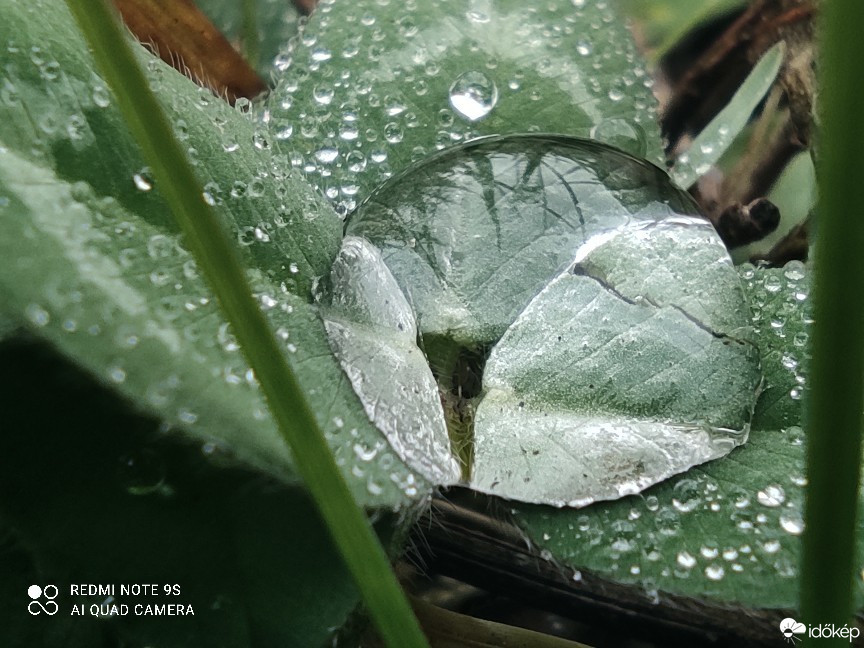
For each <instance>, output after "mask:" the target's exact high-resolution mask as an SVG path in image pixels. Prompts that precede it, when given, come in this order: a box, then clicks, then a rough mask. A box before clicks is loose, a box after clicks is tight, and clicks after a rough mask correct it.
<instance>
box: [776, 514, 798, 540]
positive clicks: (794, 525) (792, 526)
mask: <svg viewBox="0 0 864 648" xmlns="http://www.w3.org/2000/svg"><path fill="white" fill-rule="evenodd" d="M780 528H781V529H783V530H784V531H785V532H786V533H788V534H790V535H795V536H797V535H801V534H802V533H804V520H802V519H801V516H799V515H797V514H790V515H781V516H780Z"/></svg>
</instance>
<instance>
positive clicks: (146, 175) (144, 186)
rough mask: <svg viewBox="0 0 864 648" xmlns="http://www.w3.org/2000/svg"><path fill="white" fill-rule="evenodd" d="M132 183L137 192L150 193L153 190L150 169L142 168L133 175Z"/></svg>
mask: <svg viewBox="0 0 864 648" xmlns="http://www.w3.org/2000/svg"><path fill="white" fill-rule="evenodd" d="M132 182H134V183H135V188H136V189H138V191H150V190H151V189H152V188H153V177H152V176H151V174H150V167H144V168H143V169H141V170H140V171H139V172H138V173H136V174H135V175H133V176H132Z"/></svg>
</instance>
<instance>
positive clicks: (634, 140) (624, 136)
mask: <svg viewBox="0 0 864 648" xmlns="http://www.w3.org/2000/svg"><path fill="white" fill-rule="evenodd" d="M611 95H612V92H611V91H610V98H611ZM618 98H619V99H620V98H621V97H618ZM591 137H592V138H593V139H596V140H599V141H601V142H604V143H606V144H610V145H611V146H617V147H618V148H620V149H621V150H622V151H627V152H628V153H632V154H633V155H636V156H638V157H644V156H645V153H646V152H647V150H648V140H647V138H646V136H645V130H644V129H643V128H642V126H640V125H639V124H637V123H636V122H633V121H630V120H628V119H622V118H619V117H615V118H612V119H604V120H603V121H601V122H600V123H599V124H597V125H596V126H594V128H592V129H591Z"/></svg>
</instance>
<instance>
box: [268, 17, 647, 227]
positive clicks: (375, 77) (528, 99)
mask: <svg viewBox="0 0 864 648" xmlns="http://www.w3.org/2000/svg"><path fill="white" fill-rule="evenodd" d="M276 68H277V69H278V70H279V72H278V73H277V79H278V84H277V86H276V89H275V90H274V92H273V93H272V95H271V96H270V99H269V103H268V109H269V113H270V118H271V121H270V124H271V128H272V129H273V134H274V137H275V139H276V146H277V147H278V149H279V150H280V151H282V152H283V153H285V154H286V155H289V156H290V157H291V159H292V162H293V163H294V164H295V165H296V166H298V167H300V168H302V169H303V170H304V172H305V173H306V175H307V177H308V178H309V181H310V182H311V183H313V184H314V185H315V186H317V187H318V188H319V189H321V191H322V192H324V193H325V195H327V197H328V198H329V199H330V200H331V201H332V202H333V203H334V204H335V205H336V208H337V211H339V213H340V214H345V213H347V212H349V211H351V210H352V209H353V208H354V207H355V206H356V205H357V203H358V201H359V200H362V198H364V197H366V196H367V195H368V194H369V192H370V191H372V189H374V188H375V187H376V186H377V185H378V184H380V183H381V182H383V181H384V180H385V179H386V178H388V177H389V176H390V175H392V174H394V173H398V172H399V171H401V170H402V169H404V168H405V167H407V166H408V165H409V164H410V163H411V162H412V161H416V160H418V159H422V158H423V157H425V156H427V155H430V154H431V153H434V152H435V151H436V150H438V149H441V148H444V147H447V146H451V145H453V144H456V143H458V142H461V141H465V140H467V139H470V138H472V137H477V136H479V135H489V134H504V133H519V132H532V131H533V132H558V133H567V134H570V135H578V136H583V137H589V136H590V137H593V138H596V139H598V140H601V141H604V142H607V143H610V144H613V145H615V146H618V147H621V148H623V149H626V150H627V151H629V152H631V153H634V154H636V155H639V156H646V157H648V158H649V159H651V160H654V161H657V162H659V161H661V160H662V151H661V143H660V132H659V129H658V127H657V124H656V119H655V116H654V113H653V110H654V105H655V102H654V98H653V96H652V95H651V92H650V89H649V87H648V86H650V80H649V78H648V77H647V76H646V73H645V70H644V69H643V67H642V65H641V63H640V61H639V60H638V57H637V54H636V52H635V49H634V47H633V45H632V42H631V39H630V35H629V34H628V33H627V30H626V28H625V27H624V26H623V25H622V24H621V22H620V21H618V20H616V18H615V15H614V12H613V11H612V8H611V6H610V3H599V2H582V1H579V2H569V1H565V0H554V1H553V2H546V3H542V5H534V4H531V3H524V2H518V1H516V0H506V1H503V2H495V3H491V2H483V1H481V2H471V3H464V2H461V1H460V2H452V1H442V2H416V1H409V2H396V1H395V0H391V1H387V2H376V1H373V0H358V1H355V2H333V1H332V0H331V1H327V2H322V3H320V4H319V6H318V8H317V9H316V10H315V13H314V14H313V15H312V17H311V18H310V21H309V24H308V25H307V26H306V27H305V28H304V29H303V31H302V34H301V36H300V38H299V39H298V40H297V42H296V44H295V46H294V47H293V48H290V49H289V50H288V51H287V52H284V53H283V54H282V55H280V57H279V58H278V59H277V61H276Z"/></svg>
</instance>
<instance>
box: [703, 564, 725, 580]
mask: <svg viewBox="0 0 864 648" xmlns="http://www.w3.org/2000/svg"><path fill="white" fill-rule="evenodd" d="M725 574H726V570H725V569H723V565H708V566H707V567H706V568H705V575H706V576H707V577H708V578H709V579H711V580H713V581H719V580H721V579H722V578H723V576H724V575H725Z"/></svg>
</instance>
